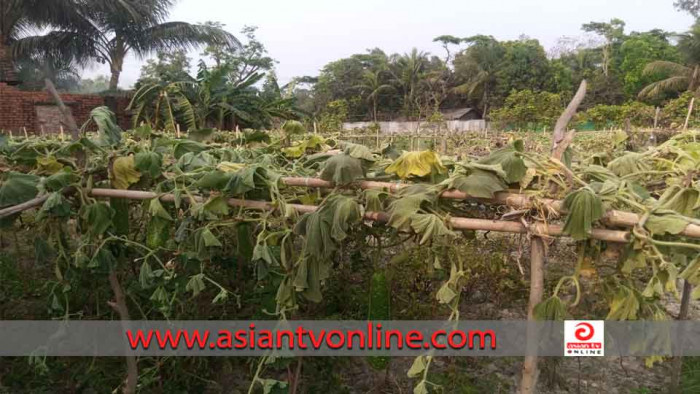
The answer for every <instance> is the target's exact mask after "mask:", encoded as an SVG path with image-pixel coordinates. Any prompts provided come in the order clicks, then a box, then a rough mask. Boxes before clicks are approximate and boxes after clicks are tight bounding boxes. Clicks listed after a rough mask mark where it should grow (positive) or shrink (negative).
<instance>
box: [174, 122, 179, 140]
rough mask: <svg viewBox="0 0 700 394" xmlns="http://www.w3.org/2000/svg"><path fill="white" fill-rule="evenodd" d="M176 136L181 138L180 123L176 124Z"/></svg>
mask: <svg viewBox="0 0 700 394" xmlns="http://www.w3.org/2000/svg"><path fill="white" fill-rule="evenodd" d="M175 136H176V137H177V138H180V123H176V124H175Z"/></svg>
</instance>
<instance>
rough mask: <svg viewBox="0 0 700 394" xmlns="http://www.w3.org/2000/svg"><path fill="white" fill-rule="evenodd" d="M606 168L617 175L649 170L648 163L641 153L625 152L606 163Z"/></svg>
mask: <svg viewBox="0 0 700 394" xmlns="http://www.w3.org/2000/svg"><path fill="white" fill-rule="evenodd" d="M608 169H609V170H610V171H612V172H613V173H614V174H615V175H617V176H625V175H630V174H634V173H637V172H643V171H649V169H650V168H649V164H648V163H647V161H646V160H644V155H643V154H641V153H635V152H627V153H626V154H625V155H623V156H620V157H618V158H617V159H615V160H613V161H611V162H610V163H608Z"/></svg>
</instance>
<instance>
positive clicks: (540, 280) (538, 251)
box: [520, 236, 546, 394]
mask: <svg viewBox="0 0 700 394" xmlns="http://www.w3.org/2000/svg"><path fill="white" fill-rule="evenodd" d="M545 259H546V249H545V246H544V240H543V239H542V238H540V237H538V236H533V237H532V240H531V241H530V300H529V302H528V305H527V320H528V321H529V322H533V321H534V320H535V313H534V310H535V306H537V304H539V303H540V302H542V295H543V293H544V262H545ZM538 342H539V335H538V332H537V330H535V328H534V327H531V326H530V325H528V327H527V354H528V355H527V356H525V362H524V363H523V373H522V380H521V382H520V393H521V394H532V393H534V392H535V386H536V385H537V375H538V370H537V346H538Z"/></svg>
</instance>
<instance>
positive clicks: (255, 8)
mask: <svg viewBox="0 0 700 394" xmlns="http://www.w3.org/2000/svg"><path fill="white" fill-rule="evenodd" d="M611 18H620V19H622V20H624V21H625V22H626V23H627V26H626V29H625V31H626V32H631V31H646V30H651V29H654V28H661V29H664V30H668V31H677V32H681V31H685V30H687V29H688V28H689V27H690V25H691V24H692V22H693V18H692V17H691V16H690V15H688V14H685V13H682V12H678V11H676V10H675V9H674V7H673V0H480V1H474V0H441V1H436V0H434V1H418V0H352V1H342V0H253V1H233V0H179V2H178V3H177V4H176V6H175V7H174V8H173V10H172V13H171V18H170V19H171V20H173V21H185V22H190V23H202V22H206V21H218V22H222V23H224V24H225V25H226V29H227V30H229V31H230V32H232V33H234V34H236V33H239V32H240V30H241V28H243V26H246V25H248V26H257V27H258V31H257V37H258V40H260V41H261V42H262V43H263V44H264V45H265V46H266V48H267V49H268V52H269V55H270V56H271V57H272V58H274V59H275V60H277V62H278V63H277V65H276V71H277V76H278V78H279V80H280V82H281V83H286V82H288V81H290V80H291V79H292V78H294V77H296V76H303V75H312V76H315V75H318V73H319V70H320V69H321V68H322V67H323V66H324V65H325V64H327V63H329V62H331V61H334V60H337V59H340V58H343V57H347V56H350V55H352V54H355V53H364V52H365V51H366V50H367V49H370V48H375V47H378V48H381V49H383V50H384V51H385V52H387V53H404V52H409V51H410V50H411V49H412V48H413V47H416V48H418V49H419V50H423V51H427V52H430V53H431V54H435V55H438V56H441V57H442V56H444V50H443V49H442V47H441V46H440V45H439V44H436V43H433V42H432V40H433V38H435V37H437V36H440V35H443V34H450V35H453V36H457V37H468V36H472V35H475V34H486V35H493V36H494V37H496V38H497V39H499V40H513V39H517V38H518V37H519V36H521V35H522V34H525V35H527V36H529V37H531V38H536V39H538V40H540V42H541V43H542V45H543V46H544V47H545V49H546V50H549V49H550V48H551V47H553V46H554V45H555V44H556V43H557V42H558V39H559V38H560V37H562V36H569V37H576V36H582V35H583V34H584V33H582V32H581V25H582V24H584V23H588V22H591V21H609V20H610V19H611ZM239 37H240V35H239ZM198 53H199V52H198V51H195V52H192V53H191V56H192V57H193V59H195V60H196V59H197V58H198ZM144 62H145V60H144V59H136V58H134V57H130V58H128V59H127V61H126V64H125V65H124V72H123V74H122V79H121V82H120V86H121V87H124V88H128V87H130V86H131V85H132V84H133V83H134V82H135V81H136V80H137V79H138V77H139V74H140V69H141V66H142V65H143V63H144ZM195 64H196V62H195V61H193V65H195ZM108 73H109V69H108V67H103V66H100V67H97V66H95V67H93V68H91V69H89V70H86V72H85V73H84V77H94V76H96V75H107V74H108Z"/></svg>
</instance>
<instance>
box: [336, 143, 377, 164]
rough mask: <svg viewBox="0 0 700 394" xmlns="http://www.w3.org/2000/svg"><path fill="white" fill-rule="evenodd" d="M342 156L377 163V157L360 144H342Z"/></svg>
mask: <svg viewBox="0 0 700 394" xmlns="http://www.w3.org/2000/svg"><path fill="white" fill-rule="evenodd" d="M343 154H345V155H348V156H350V157H354V158H355V159H362V160H366V161H369V162H374V161H377V155H375V154H374V153H372V151H371V150H369V148H368V147H366V146H364V145H360V144H353V143H352V142H344V143H343Z"/></svg>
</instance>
